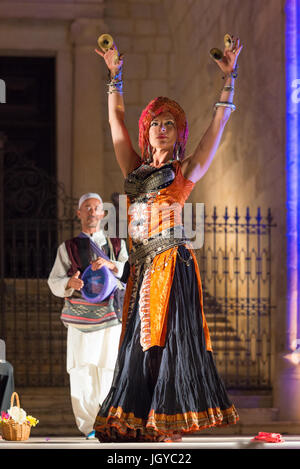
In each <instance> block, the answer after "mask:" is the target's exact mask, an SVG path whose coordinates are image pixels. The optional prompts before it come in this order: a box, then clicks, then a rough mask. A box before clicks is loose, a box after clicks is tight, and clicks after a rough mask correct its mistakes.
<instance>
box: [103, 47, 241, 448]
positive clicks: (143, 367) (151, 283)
mask: <svg viewBox="0 0 300 469" xmlns="http://www.w3.org/2000/svg"><path fill="white" fill-rule="evenodd" d="M241 49H242V46H241V45H240V41H239V39H238V38H232V49H230V50H229V49H225V51H224V56H223V59H222V60H220V61H218V62H217V64H218V65H219V67H220V68H221V70H222V71H223V73H224V75H225V76H224V77H223V78H224V87H223V90H222V93H221V98H220V101H219V102H218V103H216V105H215V112H214V115H213V118H212V122H211V124H210V125H209V127H208V129H207V131H206V132H205V134H204V136H203V137H202V139H201V140H200V143H199V145H198V146H197V148H196V150H195V151H194V153H192V154H191V155H190V156H188V157H185V158H184V151H185V146H186V141H187V135H188V127H187V122H186V117H185V113H184V112H183V110H182V109H181V107H180V106H179V105H178V104H177V103H176V102H174V101H173V100H170V99H168V98H164V97H159V98H156V99H154V100H153V101H151V102H150V103H149V104H148V106H147V107H146V108H145V110H144V111H143V112H142V115H141V117H140V120H139V146H140V149H141V157H140V156H139V155H138V154H137V153H136V152H135V151H134V149H133V146H132V144H131V141H130V138H129V135H128V132H127V130H126V127H125V124H124V102H123V95H122V64H123V59H122V58H121V57H119V55H118V52H117V49H116V47H115V45H114V46H113V47H112V48H111V49H110V50H108V51H107V52H105V53H102V52H101V51H99V50H97V49H96V52H97V53H98V54H99V55H100V56H102V57H103V58H104V60H105V62H106V65H107V67H108V69H109V72H110V77H111V81H110V83H109V89H108V109H109V123H110V127H111V133H112V139H113V144H114V149H115V153H116V157H117V161H118V163H119V165H120V168H121V170H122V173H123V175H124V177H125V192H126V194H127V196H128V215H129V243H130V256H129V262H130V275H129V279H128V282H127V288H126V294H125V300H124V307H123V321H122V333H121V339H120V348H119V354H118V359H117V365H116V369H115V376H114V381H113V385H112V387H111V389H110V392H109V394H108V396H107V398H106V399H105V401H104V403H103V405H102V407H101V410H100V412H99V414H98V416H97V417H96V421H95V424H94V428H95V431H96V437H97V438H98V439H99V441H134V440H135V441H170V440H171V441H176V440H178V439H180V438H181V435H182V434H187V433H192V432H195V431H198V430H201V429H203V428H207V427H211V426H216V425H226V424H232V423H236V421H237V420H238V414H237V412H236V409H235V407H234V405H233V404H232V403H231V402H230V401H229V398H228V396H227V393H226V390H225V388H224V385H223V383H222V380H221V379H220V377H219V376H218V373H217V371H216V367H215V363H214V359H213V355H212V346H211V341H210V336H209V331H208V328H207V323H206V320H205V316H204V312H203V305H202V289H201V280H200V274H199V269H198V264H197V261H196V258H195V255H194V252H193V250H192V249H191V247H190V246H189V243H188V240H187V239H185V238H184V231H183V226H182V223H181V210H182V207H183V205H184V202H185V201H186V199H187V198H188V196H189V194H190V193H191V191H192V189H193V187H194V185H195V183H196V182H197V181H198V180H199V179H201V177H202V176H203V175H204V174H205V172H206V171H207V169H208V167H209V165H210V163H211V161H212V159H213V157H214V154H215V153H216V150H217V148H218V145H219V142H220V139H221V136H222V133H223V130H224V127H225V124H226V122H227V121H228V119H229V116H230V114H231V112H232V110H234V105H233V104H232V97H233V92H234V81H235V78H236V75H237V74H236V68H237V58H238V56H239V53H240V51H241ZM170 207H171V210H170Z"/></svg>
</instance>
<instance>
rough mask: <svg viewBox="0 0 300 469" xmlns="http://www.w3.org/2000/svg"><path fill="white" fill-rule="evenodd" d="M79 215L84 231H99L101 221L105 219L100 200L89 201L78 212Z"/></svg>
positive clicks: (91, 199)
mask: <svg viewBox="0 0 300 469" xmlns="http://www.w3.org/2000/svg"><path fill="white" fill-rule="evenodd" d="M77 215H78V218H79V219H80V221H81V228H82V231H85V232H89V231H93V232H94V231H98V230H99V227H100V221H101V220H102V218H103V217H104V211H103V205H102V203H101V202H100V200H98V199H93V198H90V199H87V200H85V201H84V202H83V203H82V204H81V206H80V209H79V210H77Z"/></svg>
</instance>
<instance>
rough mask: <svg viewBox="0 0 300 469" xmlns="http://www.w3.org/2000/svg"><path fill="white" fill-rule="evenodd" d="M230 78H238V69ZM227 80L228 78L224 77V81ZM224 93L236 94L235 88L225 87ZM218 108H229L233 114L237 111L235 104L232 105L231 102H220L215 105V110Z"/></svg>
mask: <svg viewBox="0 0 300 469" xmlns="http://www.w3.org/2000/svg"><path fill="white" fill-rule="evenodd" d="M228 76H231V77H232V78H236V77H237V67H236V68H235V69H234V70H233V72H232V73H231V74H230V75H228ZM225 78H226V76H225V77H223V79H225ZM222 91H228V92H232V93H233V92H234V86H232V85H225V86H224V88H223V90H222ZM218 107H228V108H230V109H231V112H234V111H235V110H236V107H235V105H234V104H233V103H230V102H229V101H218V102H217V103H215V109H217V108H218Z"/></svg>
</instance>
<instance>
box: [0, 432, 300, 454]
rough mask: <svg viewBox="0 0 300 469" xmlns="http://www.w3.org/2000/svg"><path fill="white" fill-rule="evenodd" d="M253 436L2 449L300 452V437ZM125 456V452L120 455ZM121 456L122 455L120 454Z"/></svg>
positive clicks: (44, 442) (1, 445)
mask: <svg viewBox="0 0 300 469" xmlns="http://www.w3.org/2000/svg"><path fill="white" fill-rule="evenodd" d="M254 436H255V435H250V436H236V435H235V436H212V437H211V436H190V437H185V438H183V439H182V442H180V443H99V442H98V440H96V439H91V440H86V439H85V438H84V437H34V436H33V437H30V438H29V440H27V441H24V442H18V441H16V442H10V441H5V440H2V439H1V440H0V450H1V449H9V450H12V449H21V450H26V449H30V450H33V449H37V450H42V449H47V450H51V449H55V450H57V449H63V450H106V451H105V452H106V454H108V453H107V451H109V452H110V451H111V454H112V455H114V454H115V452H116V451H117V452H118V453H119V451H121V450H126V452H128V450H131V449H132V450H134V451H136V450H139V449H140V450H150V451H151V450H155V451H156V450H168V451H170V450H171V451H173V450H180V449H183V450H185V452H186V451H188V450H201V449H222V450H226V449H229V450H233V449H247V450H249V449H298V450H300V435H295V436H292V435H287V436H285V435H283V439H284V440H285V441H284V442H282V443H261V442H256V441H252V439H253V437H254ZM121 453H122V451H121ZM121 453H120V454H121Z"/></svg>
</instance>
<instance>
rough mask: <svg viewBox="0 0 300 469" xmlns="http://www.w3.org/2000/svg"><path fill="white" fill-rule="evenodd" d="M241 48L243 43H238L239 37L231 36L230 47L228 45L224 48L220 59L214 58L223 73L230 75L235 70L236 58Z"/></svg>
mask: <svg viewBox="0 0 300 469" xmlns="http://www.w3.org/2000/svg"><path fill="white" fill-rule="evenodd" d="M242 48H243V45H242V44H240V39H239V38H238V37H234V36H232V47H230V49H227V48H225V49H224V53H223V57H222V59H221V60H216V59H214V61H215V62H216V63H217V64H218V66H219V67H220V69H221V70H222V72H224V74H225V75H230V74H231V73H232V72H233V71H234V70H235V68H236V66H237V59H238V56H239V55H240V52H241V50H242Z"/></svg>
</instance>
